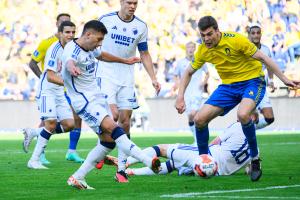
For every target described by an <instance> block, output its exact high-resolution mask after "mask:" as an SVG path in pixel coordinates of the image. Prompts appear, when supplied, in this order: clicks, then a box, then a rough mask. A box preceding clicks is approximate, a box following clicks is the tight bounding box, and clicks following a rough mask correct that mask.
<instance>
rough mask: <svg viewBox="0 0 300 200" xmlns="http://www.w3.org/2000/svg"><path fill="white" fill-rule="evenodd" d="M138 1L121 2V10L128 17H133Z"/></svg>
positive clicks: (123, 0)
mask: <svg viewBox="0 0 300 200" xmlns="http://www.w3.org/2000/svg"><path fill="white" fill-rule="evenodd" d="M137 5H138V0H121V10H122V11H123V13H125V14H126V15H128V16H133V15H134V12H135V10H136V8H137Z"/></svg>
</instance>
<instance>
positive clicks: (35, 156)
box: [31, 128, 51, 161]
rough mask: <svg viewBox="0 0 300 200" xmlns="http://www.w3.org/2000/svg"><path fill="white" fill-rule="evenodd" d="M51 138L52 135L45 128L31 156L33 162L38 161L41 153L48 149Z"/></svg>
mask: <svg viewBox="0 0 300 200" xmlns="http://www.w3.org/2000/svg"><path fill="white" fill-rule="evenodd" d="M50 137H51V133H50V132H49V131H48V130H46V129H45V128H43V130H42V131H41V133H40V136H39V137H38V139H37V143H36V145H35V147H34V151H33V153H32V156H31V160H35V161H38V160H39V158H40V155H41V153H42V152H43V151H44V149H45V148H46V146H47V144H48V141H49V139H50Z"/></svg>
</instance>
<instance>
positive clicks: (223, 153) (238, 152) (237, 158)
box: [168, 122, 250, 175]
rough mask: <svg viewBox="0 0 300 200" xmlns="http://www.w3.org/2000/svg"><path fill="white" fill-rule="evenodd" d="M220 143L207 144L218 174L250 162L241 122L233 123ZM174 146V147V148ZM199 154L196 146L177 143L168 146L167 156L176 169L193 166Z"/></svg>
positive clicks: (237, 168)
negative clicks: (216, 165)
mask: <svg viewBox="0 0 300 200" xmlns="http://www.w3.org/2000/svg"><path fill="white" fill-rule="evenodd" d="M219 137H220V139H221V143H220V144H218V145H210V146H209V154H210V155H211V156H212V157H213V158H214V159H215V161H216V162H217V164H218V173H217V174H218V175H231V174H233V173H235V172H236V171H238V170H239V169H241V168H242V167H244V166H245V165H246V164H247V163H249V162H250V149H249V146H248V142H247V139H246V137H245V136H244V134H243V130H242V126H241V123H238V122H237V123H234V124H232V125H231V126H230V127H228V128H227V129H226V130H225V131H224V132H223V133H222V134H221V135H220V136H219ZM174 147H175V148H174ZM198 156H199V153H198V147H195V146H191V145H187V144H179V145H175V146H170V147H169V148H168V158H170V159H171V161H172V160H173V161H174V164H173V166H174V167H175V168H176V169H179V168H180V167H189V168H191V170H192V168H193V167H194V160H195V159H197V157H198Z"/></svg>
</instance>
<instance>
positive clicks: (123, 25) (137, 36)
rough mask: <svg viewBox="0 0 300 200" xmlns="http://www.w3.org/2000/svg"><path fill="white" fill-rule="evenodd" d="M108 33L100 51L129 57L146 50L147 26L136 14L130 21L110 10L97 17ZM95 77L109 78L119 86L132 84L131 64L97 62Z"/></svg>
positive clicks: (132, 72)
mask: <svg viewBox="0 0 300 200" xmlns="http://www.w3.org/2000/svg"><path fill="white" fill-rule="evenodd" d="M99 21H100V22H102V23H103V24H104V25H105V27H106V29H107V31H108V33H107V34H106V35H105V37H104V40H103V43H102V47H101V49H102V51H105V52H109V53H110V54H112V55H115V56H118V57H121V58H129V57H133V56H135V55H136V51H137V50H138V51H140V52H141V51H147V50H148V44H147V38H148V28H147V25H146V23H145V22H143V21H142V20H141V19H139V18H138V17H136V16H133V19H132V20H131V21H123V20H122V19H121V18H120V17H119V16H118V12H112V13H109V14H106V15H103V16H101V17H100V18H99ZM96 77H101V78H106V79H109V80H110V81H111V82H112V83H114V84H117V85H121V86H131V87H132V86H133V85H134V68H133V65H127V64H123V63H109V62H101V61H100V62H99V65H98V68H97V71H96Z"/></svg>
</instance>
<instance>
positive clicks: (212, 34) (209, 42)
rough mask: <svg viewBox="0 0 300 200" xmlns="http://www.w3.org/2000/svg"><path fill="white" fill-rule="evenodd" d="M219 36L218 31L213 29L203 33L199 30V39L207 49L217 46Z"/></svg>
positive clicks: (210, 28)
mask: <svg viewBox="0 0 300 200" xmlns="http://www.w3.org/2000/svg"><path fill="white" fill-rule="evenodd" d="M220 34H221V33H220V31H219V30H218V29H217V30H215V29H214V28H213V27H209V28H207V29H206V30H204V31H201V30H200V35H201V39H202V41H203V42H204V44H205V46H206V47H207V48H209V49H210V48H213V47H215V46H217V44H218V43H219V41H220Z"/></svg>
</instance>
